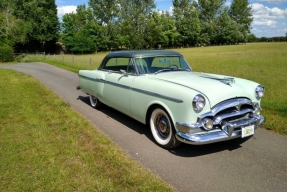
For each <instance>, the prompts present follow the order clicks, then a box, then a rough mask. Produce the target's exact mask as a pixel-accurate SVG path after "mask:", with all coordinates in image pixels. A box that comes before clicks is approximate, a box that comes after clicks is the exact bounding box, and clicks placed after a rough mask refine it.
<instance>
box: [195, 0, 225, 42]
mask: <svg viewBox="0 0 287 192" xmlns="http://www.w3.org/2000/svg"><path fill="white" fill-rule="evenodd" d="M224 3H225V0H212V1H210V0H198V3H197V7H198V9H199V10H200V15H199V18H200V20H201V26H202V30H201V37H202V38H201V41H202V43H206V44H217V43H218V42H217V39H216V36H217V34H216V33H217V30H218V29H217V27H218V26H217V19H218V17H219V16H220V15H221V12H222V9H223V4H224Z"/></svg>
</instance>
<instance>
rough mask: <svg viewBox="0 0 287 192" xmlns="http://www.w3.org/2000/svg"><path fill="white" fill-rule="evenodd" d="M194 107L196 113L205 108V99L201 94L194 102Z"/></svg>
mask: <svg viewBox="0 0 287 192" xmlns="http://www.w3.org/2000/svg"><path fill="white" fill-rule="evenodd" d="M192 106H193V109H194V110H195V111H201V110H202V109H203V107H204V106H205V99H204V97H203V96H202V95H201V94H198V95H196V96H195V97H194V98H193V100H192Z"/></svg>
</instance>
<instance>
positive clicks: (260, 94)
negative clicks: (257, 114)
mask: <svg viewBox="0 0 287 192" xmlns="http://www.w3.org/2000/svg"><path fill="white" fill-rule="evenodd" d="M264 92H265V90H264V87H263V86H262V85H258V86H257V87H256V89H255V95H256V98H257V99H260V98H262V97H263V96H264Z"/></svg>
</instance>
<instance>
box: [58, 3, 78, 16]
mask: <svg viewBox="0 0 287 192" xmlns="http://www.w3.org/2000/svg"><path fill="white" fill-rule="evenodd" d="M57 9H58V17H59V18H62V16H63V15H65V14H66V13H72V12H74V13H75V12H76V9H77V6H75V5H66V6H59V7H57Z"/></svg>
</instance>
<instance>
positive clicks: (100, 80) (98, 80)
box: [79, 75, 104, 82]
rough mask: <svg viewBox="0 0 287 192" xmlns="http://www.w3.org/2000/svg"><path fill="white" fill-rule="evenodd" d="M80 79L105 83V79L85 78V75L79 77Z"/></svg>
mask: <svg viewBox="0 0 287 192" xmlns="http://www.w3.org/2000/svg"><path fill="white" fill-rule="evenodd" d="M79 77H82V78H85V79H88V80H91V81H96V82H104V80H103V79H99V78H91V77H87V76H84V75H79Z"/></svg>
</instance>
